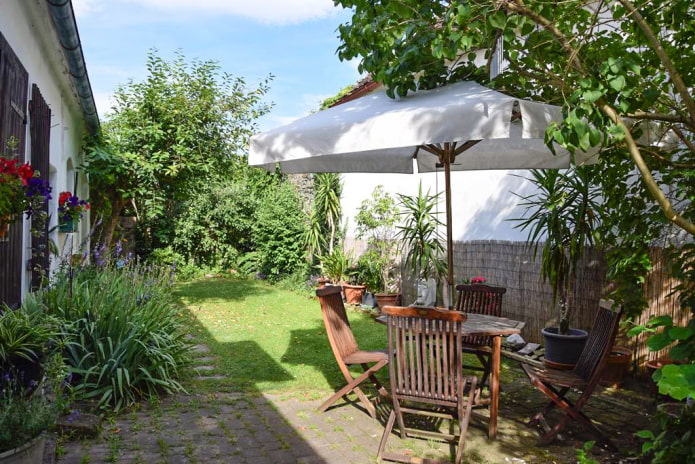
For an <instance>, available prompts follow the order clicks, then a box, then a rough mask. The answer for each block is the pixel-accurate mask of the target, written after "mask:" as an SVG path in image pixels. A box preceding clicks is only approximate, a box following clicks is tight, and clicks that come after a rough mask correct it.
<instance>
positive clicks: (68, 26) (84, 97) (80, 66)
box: [47, 0, 99, 132]
mask: <svg viewBox="0 0 695 464" xmlns="http://www.w3.org/2000/svg"><path fill="white" fill-rule="evenodd" d="M47 3H48V9H49V11H50V14H51V19H52V20H53V25H54V26H55V28H56V31H57V32H58V39H59V40H60V46H61V47H62V48H63V51H64V53H65V58H66V61H67V64H68V69H69V72H70V77H71V79H72V84H73V86H74V88H75V90H76V92H77V95H78V96H79V98H80V106H81V107H82V112H83V113H84V115H85V119H86V121H87V125H88V126H89V130H90V131H91V132H95V131H97V130H98V129H99V115H98V114H97V110H96V105H95V103H94V95H93V94H92V86H91V84H90V83H89V76H88V75H87V66H86V65H85V62H84V55H83V54H82V46H81V44H80V35H79V33H78V31H77V23H76V22H75V14H74V11H73V9H72V2H71V0H47Z"/></svg>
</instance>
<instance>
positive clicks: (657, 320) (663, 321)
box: [649, 316, 673, 327]
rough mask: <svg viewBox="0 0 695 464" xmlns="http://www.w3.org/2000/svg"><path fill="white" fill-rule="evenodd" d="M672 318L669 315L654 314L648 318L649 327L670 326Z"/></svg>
mask: <svg viewBox="0 0 695 464" xmlns="http://www.w3.org/2000/svg"><path fill="white" fill-rule="evenodd" d="M672 325H673V318H672V317H671V316H656V317H652V318H651V319H649V326H650V327H661V326H668V327H670V326H672Z"/></svg>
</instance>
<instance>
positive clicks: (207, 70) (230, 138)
mask: <svg viewBox="0 0 695 464" xmlns="http://www.w3.org/2000/svg"><path fill="white" fill-rule="evenodd" d="M147 71H148V75H147V78H146V79H145V80H144V81H142V82H134V81H132V80H131V81H129V82H128V83H126V84H124V85H121V86H119V87H118V89H117V90H116V93H115V95H114V100H115V103H114V106H113V108H112V112H111V113H110V114H108V115H107V116H106V118H105V122H104V124H103V134H102V135H101V136H100V137H99V138H96V139H92V140H90V141H89V143H88V145H87V147H88V149H87V157H86V163H85V166H84V169H85V171H86V172H87V173H88V174H89V175H90V180H91V181H92V182H93V186H94V187H96V188H93V189H92V191H93V192H94V194H95V196H96V197H98V198H96V200H97V205H98V206H101V208H100V212H102V213H103V214H104V216H105V217H106V219H107V224H106V226H105V234H104V242H105V243H107V244H108V243H110V241H111V237H112V234H113V231H114V229H115V226H116V221H117V220H118V216H119V215H120V214H121V212H122V210H123V207H124V206H125V205H126V202H127V201H128V200H130V201H132V204H133V208H134V209H135V211H134V212H135V213H136V214H137V215H138V217H139V222H140V223H141V224H143V225H145V226H146V227H147V230H149V231H151V232H150V234H151V236H150V237H149V240H150V241H151V242H152V245H154V246H157V245H158V244H160V243H168V242H169V241H171V239H172V238H173V237H174V236H175V232H174V230H175V226H174V223H175V219H176V216H175V215H174V214H173V212H174V210H175V208H176V207H177V205H178V204H179V203H181V202H183V201H185V200H186V199H187V198H190V196H191V194H192V193H194V192H195V189H196V188H197V187H198V186H199V185H200V183H201V182H209V181H210V180H213V179H222V178H228V177H230V176H233V175H234V173H235V170H238V168H235V165H239V164H245V162H246V161H245V160H246V158H245V156H246V155H245V149H246V145H247V143H248V138H249V137H250V135H251V134H252V133H253V132H255V128H256V123H255V120H256V119H257V118H258V117H259V116H261V115H263V114H265V113H266V112H267V111H268V109H269V108H268V106H267V105H266V104H264V103H263V102H262V101H261V99H262V97H263V96H264V95H265V93H266V91H267V89H268V85H267V84H268V80H266V81H264V82H262V83H260V84H259V85H258V87H257V88H255V89H249V88H247V86H246V84H245V82H244V80H243V79H241V78H234V77H232V76H231V75H229V74H227V73H224V72H222V71H221V69H220V65H219V64H218V63H217V62H215V61H199V60H193V61H191V62H190V63H187V62H186V59H185V57H184V55H183V54H182V53H180V52H178V53H176V56H175V58H174V59H173V60H171V61H166V60H164V59H163V58H161V57H159V56H157V54H156V52H154V51H152V52H150V53H149V54H148V57H147ZM269 79H270V78H269ZM93 200H94V199H93Z"/></svg>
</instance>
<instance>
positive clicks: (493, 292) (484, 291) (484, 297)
mask: <svg viewBox="0 0 695 464" xmlns="http://www.w3.org/2000/svg"><path fill="white" fill-rule="evenodd" d="M506 292H507V289H506V288H504V287H493V286H491V285H484V284H461V285H457V286H456V293H457V294H458V296H457V298H456V306H455V307H454V309H455V310H456V311H462V312H464V313H471V314H487V315H489V316H496V317H502V296H503V295H504V294H505V293H506ZM463 343H465V344H467V345H480V346H483V345H487V346H492V338H491V337H481V336H467V337H465V338H464V339H463Z"/></svg>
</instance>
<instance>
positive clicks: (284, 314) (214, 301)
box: [176, 278, 388, 398]
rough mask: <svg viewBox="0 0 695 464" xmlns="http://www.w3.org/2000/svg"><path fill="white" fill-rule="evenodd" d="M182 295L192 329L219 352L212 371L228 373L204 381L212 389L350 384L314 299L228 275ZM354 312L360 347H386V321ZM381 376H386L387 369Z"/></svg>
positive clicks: (322, 392)
mask: <svg viewBox="0 0 695 464" xmlns="http://www.w3.org/2000/svg"><path fill="white" fill-rule="evenodd" d="M176 293H177V296H178V297H179V298H180V299H181V301H182V302H183V304H184V305H185V306H186V308H187V314H188V315H190V316H191V333H192V334H193V335H194V336H196V339H197V341H198V342H202V343H205V344H206V345H207V346H208V347H209V348H210V351H211V353H210V354H208V355H209V356H214V357H215V358H216V360H215V361H214V364H215V365H216V366H217V370H216V371H214V372H213V373H218V374H222V375H225V376H226V379H224V380H220V381H217V382H206V386H207V387H206V388H208V389H209V390H210V391H224V390H227V389H232V390H243V391H246V392H274V393H280V392H281V393H282V394H284V395H289V396H305V397H309V398H323V397H325V396H326V392H329V391H333V390H334V389H335V388H336V387H339V386H342V385H343V384H344V379H343V378H342V375H341V374H340V371H339V370H338V368H337V366H336V363H335V359H334V358H333V354H332V352H331V348H330V345H329V343H328V338H327V337H326V333H325V330H324V327H323V320H322V319H321V309H320V306H319V302H318V300H317V299H316V298H312V299H309V298H307V297H305V296H301V295H298V294H295V293H292V292H290V291H286V290H280V289H278V288H275V287H272V286H270V285H268V284H267V283H265V282H260V281H252V280H237V279H222V278H216V279H208V280H201V281H196V282H191V283H186V284H181V285H179V286H178V287H177V290H176ZM348 317H349V318H350V323H351V325H352V328H353V332H354V334H355V337H356V339H357V341H358V343H359V344H360V348H363V349H383V348H385V347H386V330H385V328H384V326H383V325H381V324H378V323H376V322H374V320H373V318H372V317H371V316H370V315H369V314H367V313H363V312H361V311H348ZM380 374H381V375H380V377H382V378H383V379H386V377H387V376H388V374H387V372H386V370H382V372H381V373H380ZM198 387H199V386H196V388H198Z"/></svg>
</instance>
